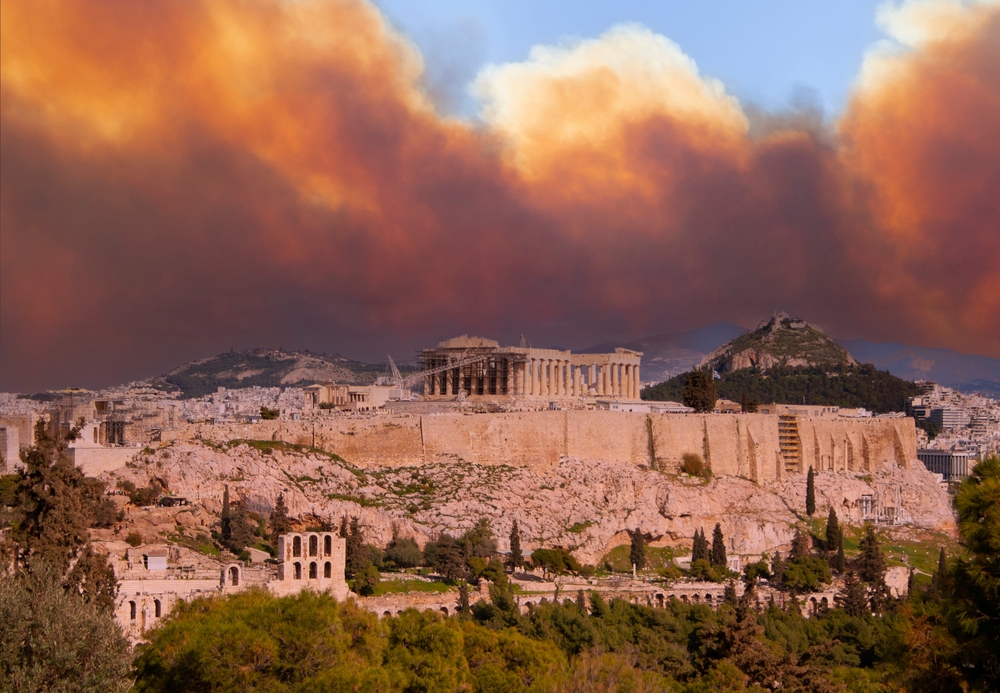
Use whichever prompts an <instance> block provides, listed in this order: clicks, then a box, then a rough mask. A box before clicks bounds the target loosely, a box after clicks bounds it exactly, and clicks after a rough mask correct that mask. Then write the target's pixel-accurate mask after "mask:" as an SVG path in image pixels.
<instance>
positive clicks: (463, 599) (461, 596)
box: [458, 582, 469, 616]
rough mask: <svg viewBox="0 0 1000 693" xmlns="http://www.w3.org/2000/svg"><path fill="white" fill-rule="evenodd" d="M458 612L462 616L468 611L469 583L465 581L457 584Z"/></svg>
mask: <svg viewBox="0 0 1000 693" xmlns="http://www.w3.org/2000/svg"><path fill="white" fill-rule="evenodd" d="M458 613H459V614H460V615H462V616H465V615H467V614H468V613H469V584H468V583H467V582H463V583H462V584H460V585H459V586H458Z"/></svg>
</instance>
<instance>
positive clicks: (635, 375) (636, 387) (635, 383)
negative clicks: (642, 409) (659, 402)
mask: <svg viewBox="0 0 1000 693" xmlns="http://www.w3.org/2000/svg"><path fill="white" fill-rule="evenodd" d="M641 390H642V381H641V380H639V366H638V365H635V366H632V392H634V393H635V394H634V395H633V399H639V396H640V395H639V393H640V391H641Z"/></svg>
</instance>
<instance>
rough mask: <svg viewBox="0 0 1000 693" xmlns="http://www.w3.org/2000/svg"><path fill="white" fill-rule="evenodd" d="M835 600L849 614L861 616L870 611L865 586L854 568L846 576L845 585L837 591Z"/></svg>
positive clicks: (856, 616)
mask: <svg viewBox="0 0 1000 693" xmlns="http://www.w3.org/2000/svg"><path fill="white" fill-rule="evenodd" d="M835 600H836V602H837V603H838V604H839V605H840V608H842V609H843V610H844V611H845V612H847V615H848V616H853V617H854V618H861V617H862V616H864V615H865V614H866V613H868V600H867V599H866V598H865V586H864V585H863V584H861V582H860V581H859V580H858V576H857V575H856V574H855V572H854V571H853V570H852V571H850V572H849V573H847V575H846V576H845V577H844V586H843V588H841V590H840V591H839V592H837V596H836V597H835Z"/></svg>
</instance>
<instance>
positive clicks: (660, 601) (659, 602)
mask: <svg viewBox="0 0 1000 693" xmlns="http://www.w3.org/2000/svg"><path fill="white" fill-rule="evenodd" d="M656 605H657V606H658V607H660V608H661V609H662V608H663V595H662V594H657V595H656Z"/></svg>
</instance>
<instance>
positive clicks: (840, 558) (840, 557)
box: [837, 534, 847, 573]
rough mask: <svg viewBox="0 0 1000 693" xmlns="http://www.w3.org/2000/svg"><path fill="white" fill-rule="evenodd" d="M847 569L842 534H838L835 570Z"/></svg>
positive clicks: (840, 571) (842, 570)
mask: <svg viewBox="0 0 1000 693" xmlns="http://www.w3.org/2000/svg"><path fill="white" fill-rule="evenodd" d="M845 570H847V557H846V556H844V535H843V534H841V535H840V543H839V544H838V545H837V572H838V573H843V572H844V571H845Z"/></svg>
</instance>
